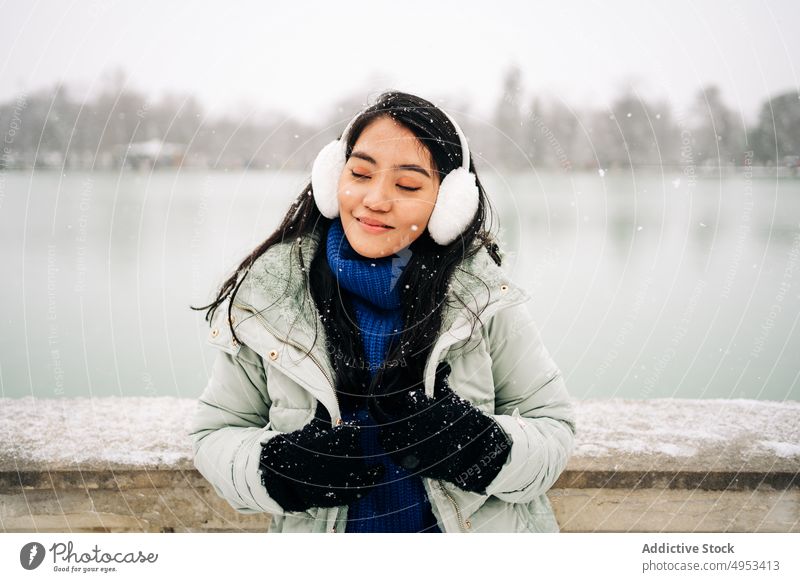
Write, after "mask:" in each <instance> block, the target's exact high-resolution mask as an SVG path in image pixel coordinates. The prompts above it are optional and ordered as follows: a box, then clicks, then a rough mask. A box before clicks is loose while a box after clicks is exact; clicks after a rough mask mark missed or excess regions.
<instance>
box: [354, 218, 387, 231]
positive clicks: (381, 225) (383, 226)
mask: <svg viewBox="0 0 800 582" xmlns="http://www.w3.org/2000/svg"><path fill="white" fill-rule="evenodd" d="M356 220H357V221H359V222H360V223H361V224H366V225H367V226H373V227H380V228H385V229H386V230H389V229H391V228H394V227H393V226H387V225H385V224H370V223H369V222H367V221H365V220H361V219H360V218H356Z"/></svg>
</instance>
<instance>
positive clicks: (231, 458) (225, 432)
mask: <svg viewBox="0 0 800 582" xmlns="http://www.w3.org/2000/svg"><path fill="white" fill-rule="evenodd" d="M271 404H272V403H271V401H270V399H269V395H268V393H267V389H266V375H265V373H264V367H263V363H262V362H261V361H260V358H259V356H258V355H257V354H256V353H255V352H253V351H252V350H251V349H250V348H248V347H247V346H245V345H242V346H241V347H240V349H238V350H236V351H233V350H226V351H220V352H218V354H217V357H216V360H215V361H214V366H213V369H212V372H211V377H210V378H209V381H208V384H207V386H206V388H205V390H204V391H203V393H202V395H201V396H200V399H199V401H198V403H197V408H196V410H195V413H194V416H193V418H192V421H191V425H190V429H189V434H190V436H191V439H192V446H193V450H194V465H195V467H196V468H197V470H198V471H199V472H200V474H201V475H203V477H205V478H206V480H208V482H209V483H211V485H212V486H213V487H214V490H215V491H216V492H217V494H218V495H219V496H220V497H222V498H223V499H225V500H226V501H227V502H228V503H229V504H230V505H231V506H232V507H233V508H234V509H235V510H236V511H238V512H240V513H248V514H249V513H261V512H268V513H271V514H274V515H283V514H284V513H285V512H284V511H283V509H282V508H281V506H280V505H278V503H277V502H276V501H275V500H274V499H272V498H271V497H270V496H269V495H267V491H266V488H265V487H264V485H263V484H262V483H261V475H260V473H259V462H260V458H261V443H264V442H267V441H268V440H269V439H271V438H272V437H274V436H276V435H277V434H279V432H278V431H274V430H269V426H270V425H269V410H270V407H271Z"/></svg>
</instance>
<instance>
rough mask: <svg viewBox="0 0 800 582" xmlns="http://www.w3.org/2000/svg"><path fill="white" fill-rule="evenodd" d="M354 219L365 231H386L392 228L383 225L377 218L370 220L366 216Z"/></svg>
mask: <svg viewBox="0 0 800 582" xmlns="http://www.w3.org/2000/svg"><path fill="white" fill-rule="evenodd" d="M356 220H357V221H358V223H359V224H360V225H361V227H362V228H364V229H365V230H366V231H367V232H386V231H387V230H392V228H393V227H391V226H388V225H384V224H383V223H382V222H378V221H377V220H370V219H368V218H358V217H356Z"/></svg>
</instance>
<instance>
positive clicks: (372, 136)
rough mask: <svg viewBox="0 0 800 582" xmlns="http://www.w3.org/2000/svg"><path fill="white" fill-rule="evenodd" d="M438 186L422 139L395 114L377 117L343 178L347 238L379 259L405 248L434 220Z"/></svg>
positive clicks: (341, 190)
mask: <svg viewBox="0 0 800 582" xmlns="http://www.w3.org/2000/svg"><path fill="white" fill-rule="evenodd" d="M438 192H439V179H438V174H436V172H435V171H434V169H433V159H432V157H431V155H430V152H429V151H428V149H427V148H426V147H425V146H423V145H422V142H420V141H419V140H418V139H417V137H416V136H415V135H414V134H413V133H412V132H411V130H409V129H408V128H406V127H405V126H403V125H401V124H399V123H398V122H396V121H395V120H394V119H392V118H390V117H387V116H384V117H380V118H378V119H376V120H374V121H373V122H372V123H370V124H369V125H368V126H367V127H366V128H365V129H364V130H363V131H362V132H361V135H359V136H358V140H357V141H356V143H355V145H354V146H353V152H352V154H351V155H350V158H349V159H348V160H347V163H346V164H345V167H344V171H343V172H342V175H341V177H340V178H339V187H338V196H339V216H340V217H341V220H342V227H343V228H344V232H345V235H346V236H347V241H348V242H349V243H350V246H352V247H353V249H355V251H356V252H357V253H358V254H360V255H362V256H364V257H369V258H373V259H377V258H380V257H386V256H390V255H392V254H394V253H396V252H397V251H399V250H401V249H404V248H405V247H407V246H408V245H410V244H411V243H412V242H414V240H415V239H416V238H417V237H419V236H420V235H421V234H422V233H423V231H424V230H425V228H426V227H427V226H428V219H429V218H430V216H431V213H432V212H433V207H434V204H435V203H436V196H437V194H438ZM369 223H371V224H373V225H375V224H378V225H381V224H382V225H386V227H388V228H386V227H383V226H370V225H369Z"/></svg>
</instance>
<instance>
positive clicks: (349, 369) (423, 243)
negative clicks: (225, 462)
mask: <svg viewBox="0 0 800 582" xmlns="http://www.w3.org/2000/svg"><path fill="white" fill-rule="evenodd" d="M385 116H389V117H391V118H392V119H394V120H395V121H397V122H399V123H400V124H402V125H403V126H405V127H407V128H408V129H409V130H411V131H412V132H413V133H414V135H415V136H416V137H417V139H419V140H420V142H421V143H422V144H424V145H425V147H427V149H428V150H429V151H430V153H431V157H432V158H433V164H434V170H435V171H436V172H437V173H438V174H439V181H440V183H441V180H443V179H444V177H445V176H446V175H447V174H448V173H449V172H451V171H452V170H454V169H456V168H458V167H460V166H461V165H462V152H461V146H460V142H459V138H458V134H457V132H456V130H455V128H454V127H453V124H452V123H451V122H450V120H449V119H448V118H447V116H446V115H445V114H444V113H443V112H442V111H441V110H440V109H439V108H437V107H436V106H435V105H434V104H433V103H431V102H430V101H427V100H425V99H422V98H421V97H417V96H415V95H411V94H409V93H402V92H399V91H387V92H384V93H382V94H381V95H380V96H379V97H378V98H377V100H376V102H375V103H374V104H373V105H371V106H369V107H368V108H366V109H365V110H363V111H362V112H361V114H360V115H359V116H358V118H357V119H356V120H355V121H354V123H353V125H352V127H351V129H350V131H349V132H348V135H347V136H345V138H346V145H347V148H346V157H347V158H349V157H350V154H351V152H352V151H353V146H354V145H355V143H356V141H357V140H358V137H359V136H360V135H361V133H362V132H363V131H364V129H365V128H366V127H367V126H368V125H369V124H370V123H372V122H373V121H375V120H376V119H378V118H380V117H385ZM469 167H470V171H471V172H473V173H474V174H475V175H476V183H477V186H478V191H479V200H478V210H477V211H476V213H475V216H474V217H473V219H472V222H471V223H470V225H469V226H468V227H467V228H466V229H465V230H464V231H463V232H462V233H461V234H460V235H459V236H458V237H457V238H456V239H455V240H454V241H453V242H452V243H450V244H449V245H447V246H440V245H439V244H437V243H436V242H435V241H434V240H433V239H432V238H431V236H430V234H429V233H428V230H427V229H425V230H424V231H423V233H422V234H421V235H420V236H419V237H418V238H417V239H416V240H414V242H412V243H411V245H410V246H409V249H410V250H411V258H410V259H409V261H408V263H407V264H406V265H405V267H404V268H403V271H402V274H401V276H400V277H399V279H398V281H397V283H396V285H399V289H400V293H401V298H402V300H403V323H404V329H403V331H402V333H401V334H400V337H399V340H397V341H393V342H392V343H391V345H390V348H389V353H388V355H387V357H386V362H402V363H403V365H412V366H414V367H415V368H417V369H419V370H420V371H422V370H423V368H424V365H425V362H426V360H427V356H428V353H429V352H430V349H431V348H432V346H433V344H434V343H435V341H436V338H437V336H438V334H439V333H440V327H441V323H442V307H443V305H444V302H445V299H446V295H447V288H448V285H449V283H450V280H451V277H452V275H453V272H454V270H455V269H456V268H457V267H458V265H459V263H460V262H461V261H463V260H464V259H466V258H468V257H470V256H472V255H474V254H476V253H477V252H478V251H479V250H480V249H481V247H485V248H486V249H487V251H488V252H489V254H490V255H491V257H492V259H493V260H494V262H495V263H496V264H497V265H500V264H501V262H502V259H501V256H500V252H499V247H498V245H497V243H496V242H495V240H494V236H492V235H491V234H490V232H488V231H487V230H486V228H487V213H489V212H492V211H493V209H492V208H491V204H490V202H489V200H488V198H487V196H486V192H485V191H484V188H483V185H482V184H481V182H480V180H479V179H477V173H476V171H475V166H474V163H473V160H472V159H470V161H469ZM312 194H313V191H312V186H311V183H310V182H309V183H308V184H307V185H306V186H305V188H304V189H303V191H302V192H301V193H300V195H299V196H298V197H297V199H296V200H295V201H294V202H293V203H292V205H291V206H290V208H289V211H288V212H287V213H286V215H285V216H284V218H283V221H282V222H281V224H280V226H278V228H277V229H276V230H275V232H273V233H272V235H270V237H269V238H267V239H266V240H265V241H264V242H263V243H261V244H260V245H259V246H258V247H256V248H255V249H254V250H253V251H252V252H251V253H250V254H249V255H248V256H247V257H246V258H245V259H244V260H243V261H242V262H241V263H240V264H239V266H238V267H237V268H236V271H235V272H234V273H233V274H232V275H231V276H230V277H228V279H226V280H225V282H224V283H223V284H222V286H221V287H220V289H219V292H218V293H217V297H216V299H215V300H214V301H212V302H211V303H210V304H208V305H205V306H202V307H192V309H195V310H207V312H206V321H211V318H212V317H213V315H214V312H215V311H216V309H217V308H218V307H219V306H220V305H221V304H222V303H223V302H224V301H225V300H226V299H228V298H231V299H232V298H233V297H234V296H235V295H236V292H237V291H238V289H239V287H240V286H241V284H242V282H243V281H244V279H245V276H246V275H247V271H248V270H249V269H250V267H251V266H252V265H253V263H254V262H255V261H256V260H257V259H258V258H259V257H260V256H261V255H262V254H264V253H265V252H266V251H267V250H268V249H269V248H270V247H271V246H272V245H274V244H278V243H280V242H283V241H286V240H292V241H294V240H296V239H298V238H299V237H302V236H305V235H308V234H311V233H315V234H317V235H318V236H319V240H320V244H318V245H317V247H316V251H315V253H314V257H312V260H311V267H310V268H309V269H305V266H306V265H305V260H304V259H303V256H302V249H301V250H300V265H301V267H302V268H303V271H302V272H303V273H308V275H307V277H308V279H307V280H306V284H307V285H308V287H309V289H310V292H311V295H312V297H313V299H314V302H315V304H316V307H317V309H318V311H319V313H320V314H323V315H324V316H323V317H322V320H323V322H324V324H325V329H326V334H327V335H328V338H329V342H330V343H331V344H332V345H333V344H335V345H338V346H340V347H342V348H343V349H350V350H354V351H351V352H350V353H348V354H344V355H345V356H347V357H348V360H349V361H357V360H361V361H363V352H362V351H361V347H362V346H361V341H360V339H358V338H359V334H358V330H357V329H355V327H354V325H353V323H354V322H355V317H354V313H353V310H352V308H351V306H349V304H348V303H347V302H344V303H343V302H342V297H343V294H342V292H341V290H340V288H339V285H338V282H337V280H336V278H335V276H334V275H333V273H331V271H330V268H329V266H328V264H327V261H326V260H325V255H324V249H325V246H326V245H325V238H326V235H327V232H328V228H329V226H330V224H331V222H332V221H331V219H328V218H326V217H324V216H323V215H322V214H321V213H320V211H319V209H318V208H317V206H316V204H315V202H314V198H313V195H312ZM489 225H490V226H491V222H489ZM476 242H477V243H478V244H476ZM298 247H299V245H298ZM406 285H408V287H406ZM458 301H459V302H460V303H461V304H462V305H463V306H465V307H467V305H466V303H465V302H464V301H462V300H460V299H458ZM232 304H233V301H230V302H229V304H228V316H229V317H228V322H229V324H228V325H229V326H230V328H231V333H232V335H233V337H234V339H236V340H237V341H238V338H237V337H236V332H235V330H234V329H233V326H232V325H231V323H230V321H231V317H230V316H231V306H232ZM475 315H476V320H477V317H478V316H479V314H475ZM473 325H474V324H473ZM334 338H338V340H339V341H331V340H333V339H334ZM315 342H316V335H315ZM345 363H346V364H347V361H346V362H345ZM360 367H361V366H359V365H358V364H356V365H334V369H335V370H336V374H337V386H339V387H341V386H352V387H353V388H354V389H356V390H358V388H359V387H360V386H361V385H363V384H364V381H365V380H364V379H365V376H364V374H363V373H362V372H361V371H360V370H359V368H360Z"/></svg>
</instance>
